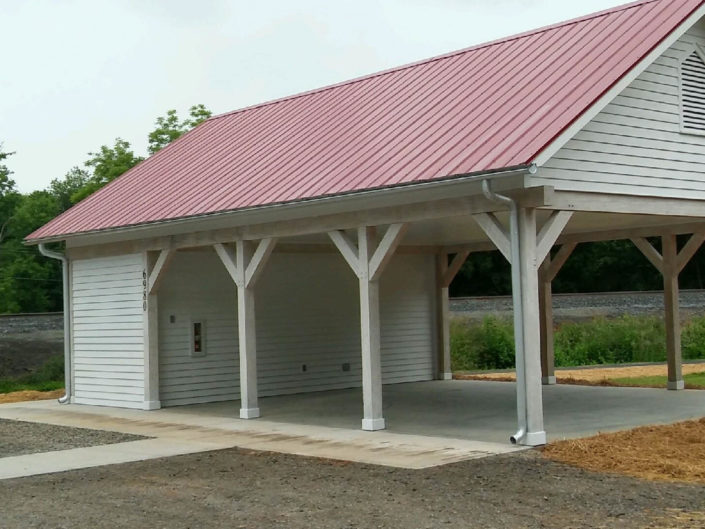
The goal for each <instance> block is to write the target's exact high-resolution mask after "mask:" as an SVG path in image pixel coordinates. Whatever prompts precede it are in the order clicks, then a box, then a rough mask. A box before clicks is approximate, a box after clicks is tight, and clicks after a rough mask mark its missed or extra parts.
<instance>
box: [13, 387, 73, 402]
mask: <svg viewBox="0 0 705 529" xmlns="http://www.w3.org/2000/svg"><path fill="white" fill-rule="evenodd" d="M63 396H64V390H63V389H57V390H56V391H13V392H12V393H0V404H8V403H10V402H24V401H27V400H51V399H58V398H61V397H63Z"/></svg>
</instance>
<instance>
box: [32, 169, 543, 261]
mask: <svg viewBox="0 0 705 529" xmlns="http://www.w3.org/2000/svg"><path fill="white" fill-rule="evenodd" d="M534 172H535V167H534V166H533V165H522V166H517V167H508V168H503V169H497V170H492V171H483V172H481V173H475V174H466V175H456V176H452V177H448V178H444V179H436V180H433V181H428V182H419V183H411V184H402V185H395V186H390V187H385V188H379V189H372V190H364V191H358V192H350V193H345V194H339V195H333V196H326V197H317V198H312V199H304V200H300V201H296V202H288V203H282V204H271V205H264V206H257V207H252V208H245V209H239V210H235V211H224V212H217V213H210V214H205V215H198V216H192V217H183V218H176V219H167V220H162V221H157V222H151V223H145V224H137V225H132V226H122V227H116V228H107V229H102V230H96V231H88V232H80V233H71V234H65V235H58V236H55V237H45V238H37V239H31V240H27V241H25V244H28V245H35V244H39V243H52V242H61V241H66V242H67V244H70V245H71V246H72V247H77V246H89V245H94V244H105V243H113V242H123V241H129V240H138V239H146V238H155V237H169V236H174V235H179V234H187V233H196V232H203V231H212V230H222V229H227V228H231V229H232V228H239V227H243V226H255V225H259V224H272V223H276V222H282V223H286V222H290V221H293V220H302V219H311V222H312V224H313V225H315V221H316V220H315V219H316V218H318V217H322V216H327V215H333V214H341V213H351V212H356V211H358V212H359V211H367V210H374V209H380V208H390V207H399V206H404V205H409V204H417V203H422V202H435V201H442V200H444V199H455V198H458V197H464V196H475V195H480V194H482V181H483V180H492V181H493V182H494V188H495V189H496V190H497V191H504V192H506V191H511V190H521V189H524V188H526V187H527V185H528V182H529V177H530V175H531V174H532V173H534ZM498 209H502V208H501V207H500V206H498ZM346 227H347V226H340V228H341V229H342V228H346Z"/></svg>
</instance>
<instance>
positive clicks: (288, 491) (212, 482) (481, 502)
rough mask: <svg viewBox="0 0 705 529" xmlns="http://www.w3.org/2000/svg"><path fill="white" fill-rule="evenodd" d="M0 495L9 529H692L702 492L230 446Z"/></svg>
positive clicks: (543, 468) (514, 463)
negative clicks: (335, 459) (407, 466)
mask: <svg viewBox="0 0 705 529" xmlns="http://www.w3.org/2000/svg"><path fill="white" fill-rule="evenodd" d="M0 497H1V498H2V517H0V527H2V528H7V529H10V528H23V529H25V528H68V527H71V528H79V529H80V528H90V529H104V528H112V527H151V528H169V529H179V528H201V527H209V528H215V529H218V528H228V529H230V528H268V527H285V528H288V529H297V528H306V529H316V528H368V527H369V528H371V527H375V528H400V527H405V528H439V527H482V528H486V529H499V528H502V529H506V528H513V529H514V528H516V529H521V528H556V529H557V528H566V527H570V528H598V527H599V528H644V527H659V528H665V527H668V528H672V527H674V528H675V527H678V528H680V527H690V528H692V527H702V526H700V525H697V526H696V525H692V520H693V518H694V517H696V516H697V514H686V515H685V516H684V520H685V522H684V523H685V524H686V525H682V524H681V523H680V522H677V521H676V520H675V518H674V517H675V516H676V515H677V514H682V513H683V512H686V513H692V512H698V511H701V512H702V511H704V510H705V487H701V486H691V485H682V484H664V483H658V484H657V483H650V482H646V481H639V480H636V479H632V478H624V477H618V476H611V475H605V474H597V473H589V472H585V471H582V470H578V469H575V468H573V467H570V466H566V465H563V464H559V463H554V462H551V461H548V460H546V459H544V458H543V457H542V456H541V455H540V453H539V452H537V451H528V452H520V453H518V454H514V455H510V456H498V457H493V458H486V459H481V460H473V461H467V462H463V463H457V464H453V465H447V466H443V467H437V468H432V469H426V470H416V471H412V470H400V469H392V468H387V467H376V466H370V465H361V464H353V463H340V462H331V461H326V460H318V459H311V458H304V457H297V456H289V455H281V454H273V453H265V452H251V451H242V450H238V449H232V450H222V451H217V452H209V453H205V454H194V455H187V456H179V457H173V458H168V459H157V460H151V461H145V462H139V463H128V464H124V465H114V466H107V467H99V468H94V469H86V470H77V471H72V472H65V473H61V474H53V475H46V476H34V477H29V478H20V479H12V480H5V481H0ZM664 516H668V517H669V519H670V521H669V522H668V523H662V522H660V521H659V522H657V520H660V519H661V518H662V517H664Z"/></svg>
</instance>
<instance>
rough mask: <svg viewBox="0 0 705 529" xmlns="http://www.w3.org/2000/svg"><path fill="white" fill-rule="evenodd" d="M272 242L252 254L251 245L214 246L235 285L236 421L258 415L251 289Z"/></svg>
mask: <svg viewBox="0 0 705 529" xmlns="http://www.w3.org/2000/svg"><path fill="white" fill-rule="evenodd" d="M275 244H276V239H263V240H262V241H260V242H259V244H258V245H257V248H256V249H255V250H254V251H253V246H252V243H250V242H249V241H243V240H239V241H236V242H235V248H236V252H235V254H233V252H232V250H231V249H230V248H228V247H226V246H224V245H222V244H215V245H214V248H215V251H216V253H217V254H218V257H220V259H221V261H222V262H223V264H224V265H225V268H226V270H227V271H228V273H229V274H230V276H231V278H232V279H233V281H234V282H235V284H236V285H237V328H238V343H239V356H240V418H241V419H256V418H257V417H259V416H260V409H259V404H258V390H257V326H256V322H255V290H254V287H255V285H256V283H257V280H258V279H259V277H260V276H261V274H262V271H263V270H264V266H265V264H266V263H267V260H268V259H269V256H270V255H271V253H272V251H273V250H274V246H275Z"/></svg>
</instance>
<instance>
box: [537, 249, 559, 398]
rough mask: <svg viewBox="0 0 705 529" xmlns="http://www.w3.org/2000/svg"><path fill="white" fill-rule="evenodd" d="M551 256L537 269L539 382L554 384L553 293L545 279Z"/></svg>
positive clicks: (549, 282)
mask: <svg viewBox="0 0 705 529" xmlns="http://www.w3.org/2000/svg"><path fill="white" fill-rule="evenodd" d="M550 264H551V256H550V255H548V256H546V259H545V260H544V262H543V264H542V265H541V267H540V268H539V317H540V319H541V382H543V384H544V385H546V386H552V385H554V384H555V383H556V367H555V366H556V361H555V354H554V351H553V292H552V289H551V280H550V279H548V278H547V275H548V267H549V266H550Z"/></svg>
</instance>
